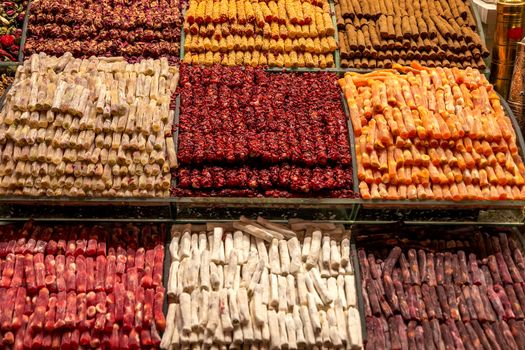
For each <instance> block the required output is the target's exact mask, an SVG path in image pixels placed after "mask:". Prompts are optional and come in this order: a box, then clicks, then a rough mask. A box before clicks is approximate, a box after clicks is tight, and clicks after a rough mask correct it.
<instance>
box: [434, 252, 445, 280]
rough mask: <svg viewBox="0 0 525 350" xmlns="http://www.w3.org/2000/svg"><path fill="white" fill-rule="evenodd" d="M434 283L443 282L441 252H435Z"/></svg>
mask: <svg viewBox="0 0 525 350" xmlns="http://www.w3.org/2000/svg"><path fill="white" fill-rule="evenodd" d="M435 270H436V283H437V284H443V282H444V279H445V277H444V271H443V253H436V266H435Z"/></svg>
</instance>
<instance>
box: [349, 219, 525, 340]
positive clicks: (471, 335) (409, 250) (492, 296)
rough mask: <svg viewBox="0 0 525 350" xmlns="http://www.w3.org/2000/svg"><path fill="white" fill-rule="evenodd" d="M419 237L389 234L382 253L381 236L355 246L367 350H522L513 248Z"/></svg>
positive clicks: (481, 235) (502, 237)
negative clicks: (360, 245) (360, 280)
mask: <svg viewBox="0 0 525 350" xmlns="http://www.w3.org/2000/svg"><path fill="white" fill-rule="evenodd" d="M425 230H427V229H425ZM451 231H452V230H451ZM421 232H422V231H421V230H419V231H417V230H416V235H412V234H408V235H404V237H392V235H391V234H390V233H388V237H389V238H388V240H387V242H388V244H387V245H385V244H384V243H385V235H384V234H382V235H376V236H375V238H374V236H373V235H366V234H365V235H364V236H363V237H361V238H360V240H361V241H362V242H363V244H364V245H366V249H360V250H359V251H358V258H359V265H360V269H361V277H362V287H363V288H362V292H363V299H364V309H365V316H366V329H367V334H368V337H367V338H368V339H367V340H368V342H367V345H366V349H416V344H417V348H420V347H421V346H423V347H424V348H425V349H445V348H446V349H467V350H469V349H486V350H490V349H516V350H517V349H524V348H525V322H524V317H525V314H524V313H525V291H524V281H525V258H524V257H523V254H522V252H521V250H520V249H519V248H518V243H517V242H516V241H514V240H513V239H512V238H511V237H510V236H509V235H507V233H505V232H492V234H490V235H489V234H487V233H485V232H478V231H476V230H473V229H471V228H467V229H464V228H463V229H460V230H459V231H455V232H448V233H449V234H450V233H451V234H452V235H454V236H450V238H447V237H444V235H445V233H444V232H443V231H442V230H441V231H440V232H439V231H438V230H436V232H433V233H431V235H430V236H429V235H426V236H423V235H421V234H418V233H421ZM383 233H386V232H383ZM404 233H406V232H404ZM426 233H428V231H427V232H426ZM381 245H382V246H383V247H384V248H377V247H380V246H381ZM392 246H394V248H392V249H391V250H390V248H391V247H392ZM401 247H403V248H401ZM377 250H381V251H379V252H378V251H377ZM367 253H368V255H367Z"/></svg>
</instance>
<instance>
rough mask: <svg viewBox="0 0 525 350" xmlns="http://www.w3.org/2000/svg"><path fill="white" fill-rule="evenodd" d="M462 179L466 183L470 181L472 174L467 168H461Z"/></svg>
mask: <svg viewBox="0 0 525 350" xmlns="http://www.w3.org/2000/svg"><path fill="white" fill-rule="evenodd" d="M463 181H464V182H465V183H466V184H467V185H468V184H471V183H472V175H471V173H470V170H469V169H465V170H463Z"/></svg>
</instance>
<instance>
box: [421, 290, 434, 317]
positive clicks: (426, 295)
mask: <svg viewBox="0 0 525 350" xmlns="http://www.w3.org/2000/svg"><path fill="white" fill-rule="evenodd" d="M421 295H422V297H423V303H424V306H425V308H426V311H427V316H428V318H429V319H431V320H432V319H434V318H436V309H435V307H434V303H433V302H432V298H431V296H430V287H429V286H428V284H426V283H423V284H422V285H421Z"/></svg>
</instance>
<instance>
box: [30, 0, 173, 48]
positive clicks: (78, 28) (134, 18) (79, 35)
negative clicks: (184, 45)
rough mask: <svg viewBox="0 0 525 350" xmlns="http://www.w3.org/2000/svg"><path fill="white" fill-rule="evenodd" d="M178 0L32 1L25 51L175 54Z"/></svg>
mask: <svg viewBox="0 0 525 350" xmlns="http://www.w3.org/2000/svg"><path fill="white" fill-rule="evenodd" d="M181 26H182V22H181V16H180V10H179V1H178V0H153V1H147V2H146V1H136V0H131V1H122V0H118V1H110V0H102V1H99V0H97V1H94V0H87V1H85V0H71V1H67V2H65V1H57V0H40V1H36V2H34V3H32V5H31V15H30V19H29V27H28V39H27V42H26V46H25V49H26V55H30V54H33V53H38V52H45V53H47V54H51V55H57V56H60V55H62V54H64V53H65V52H71V53H72V54H73V55H74V56H75V57H83V58H87V57H90V56H124V57H127V58H139V57H148V58H159V57H161V56H163V57H166V56H167V57H171V58H174V57H178V55H179V49H180V31H181V29H180V28H181Z"/></svg>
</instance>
